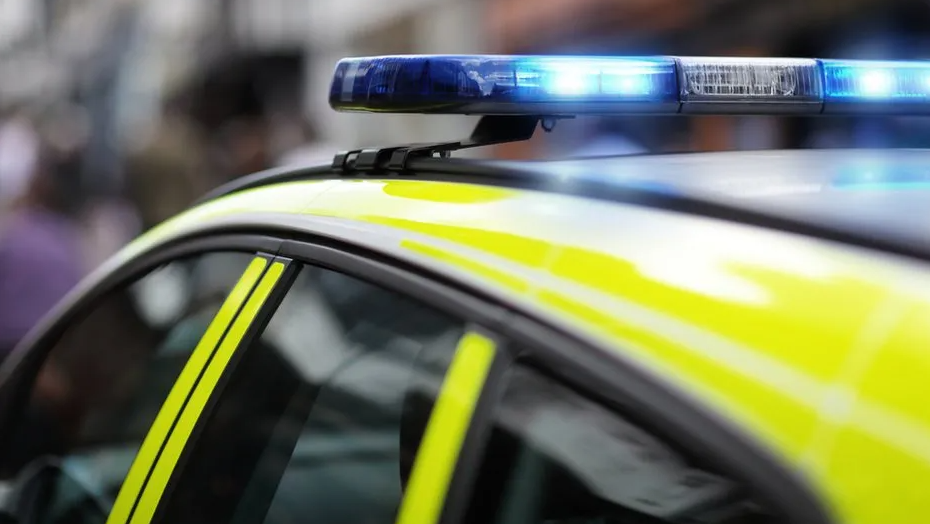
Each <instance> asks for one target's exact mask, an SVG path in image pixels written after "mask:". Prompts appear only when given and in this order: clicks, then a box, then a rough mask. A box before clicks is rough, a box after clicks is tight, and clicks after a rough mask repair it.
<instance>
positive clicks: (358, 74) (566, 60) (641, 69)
mask: <svg viewBox="0 0 930 524" xmlns="http://www.w3.org/2000/svg"><path fill="white" fill-rule="evenodd" d="M330 105H332V107H333V108H334V109H336V110H339V111H368V112H385V113H444V114H482V115H548V116H563V115H564V116H570V115H581V114H601V115H606V114H631V113H651V114H678V113H705V114H706V113H718V114H725V113H729V114H795V115H812V114H856V113H876V112H877V113H889V114H892V113H893V114H912V113H930V62H876V61H857V60H814V59H790V58H711V57H622V58H621V57H568V56H493V55H476V56H452V55H409V56H384V57H368V58H347V59H344V60H341V61H340V62H339V63H338V64H337V66H336V72H335V75H334V78H333V83H332V87H331V90H330Z"/></svg>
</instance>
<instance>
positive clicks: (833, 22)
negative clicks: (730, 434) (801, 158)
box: [0, 0, 930, 307]
mask: <svg viewBox="0 0 930 524" xmlns="http://www.w3.org/2000/svg"><path fill="white" fill-rule="evenodd" d="M928 44H930V1H928V0H700V1H696V0H692V1H685V0H67V1H65V0H0V208H2V211H0V272H2V271H10V269H9V266H4V258H3V253H2V252H3V245H4V244H5V245H7V246H10V245H12V246H16V247H17V251H22V249H23V246H24V244H23V243H24V242H26V243H30V242H31V243H32V244H34V245H36V246H37V247H36V249H46V248H47V249H50V250H52V251H54V252H55V253H56V256H57V257H59V259H60V260H61V261H68V260H70V261H71V262H70V263H71V264H72V266H73V267H70V270H73V271H74V273H75V274H83V273H84V272H86V271H88V270H90V269H92V268H93V267H95V266H96V265H97V264H99V263H100V262H101V261H102V260H103V259H105V258H106V257H108V256H109V255H110V254H112V253H113V252H114V251H115V250H116V249H118V248H119V247H121V246H122V245H123V244H125V243H126V242H128V241H129V240H130V239H132V238H133V237H134V236H136V235H138V234H139V233H140V232H142V231H144V230H146V229H148V228H150V227H152V226H153V225H154V224H157V223H158V222H160V221H161V220H163V219H164V218H166V217H168V216H170V215H172V214H174V213H177V212H178V211H180V210H182V209H183V208H185V207H186V206H188V205H189V204H190V203H191V202H192V201H193V200H195V199H196V198H197V197H198V196H200V195H202V194H203V193H204V192H206V191H207V190H209V189H210V188H212V187H215V186H216V185H218V184H220V183H222V182H224V181H228V180H230V179H233V178H235V177H238V176H242V175H244V174H247V173H251V172H254V171H258V170H261V169H264V168H267V167H271V166H276V165H282V164H292V163H297V164H300V163H325V162H329V161H330V159H331V158H332V155H333V153H334V152H335V151H336V150H337V149H345V148H350V147H356V146H366V145H377V144H393V143H397V142H404V141H411V142H416V141H425V140H435V139H437V138H450V139H452V138H458V137H461V136H464V135H466V134H468V133H469V132H470V130H471V127H472V126H473V125H474V122H475V120H474V119H472V118H468V117H457V116H451V117H450V116H418V115H359V114H340V113H335V112H333V111H332V110H330V109H329V107H328V105H327V93H328V87H329V85H328V84H329V79H330V75H331V73H332V70H333V66H334V64H335V62H336V61H337V60H338V59H339V58H341V57H344V56H351V55H370V54H393V53H550V54H682V55H702V54H713V55H740V56H754V55H755V56H765V55H770V56H800V57H823V58H830V57H846V58H920V57H925V56H926V50H927V49H928ZM925 122H926V120H924V121H923V122H921V121H919V120H918V121H914V120H912V119H907V118H896V119H887V118H875V117H869V118H857V119H829V120H805V119H783V118H781V119H769V118H762V117H760V118H733V117H694V118H679V117H673V118H669V117H666V118H648V119H646V118H637V119H634V120H631V119H616V118H615V119H605V118H584V119H577V120H573V121H565V122H562V123H560V125H559V128H558V130H557V132H555V133H553V134H543V133H539V134H538V136H537V137H536V138H534V139H533V140H531V141H529V142H526V143H520V144H509V145H506V146H501V147H497V148H489V149H487V150H484V151H480V150H479V151H474V152H469V153H468V154H469V155H483V156H497V157H506V158H539V157H562V156H568V155H586V154H609V153H632V152H641V151H647V152H665V151H697V150H729V149H765V148H805V147H851V146H855V147H865V146H869V147H888V146H910V145H920V144H923V145H926V144H927V143H930V142H928V139H930V127H928V126H927V124H926V123H925ZM49 210H53V211H54V212H53V213H50V212H49ZM17 235H18V236H17ZM42 242H45V244H43V245H44V246H45V247H44V248H43V247H42V245H40V244H41V243H42ZM10 256H13V255H10ZM13 258H15V256H13ZM62 263H65V262H62ZM5 267H6V269H4V268H5ZM10 274H12V273H7V276H9V275H10ZM63 285H64V284H63ZM0 300H3V289H2V286H0ZM0 307H4V306H3V305H2V304H0Z"/></svg>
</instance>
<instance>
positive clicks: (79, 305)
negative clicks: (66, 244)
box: [0, 233, 281, 450]
mask: <svg viewBox="0 0 930 524" xmlns="http://www.w3.org/2000/svg"><path fill="white" fill-rule="evenodd" d="M280 245H281V240H280V239H277V238H274V237H272V236H268V235H256V234H217V233H212V234H211V233H205V234H200V235H192V236H185V237H181V238H175V239H172V240H169V241H167V242H165V243H162V244H157V245H155V246H152V247H150V248H149V249H147V250H146V251H144V252H143V253H141V254H140V255H137V256H135V257H133V258H131V259H128V260H126V261H125V262H123V263H121V264H118V265H116V266H115V267H103V268H101V270H99V272H98V273H96V274H92V275H91V276H90V277H88V278H85V279H84V280H83V281H82V282H81V283H80V284H78V286H77V288H75V289H74V290H72V291H71V292H70V293H69V294H68V295H67V296H66V297H65V298H64V299H63V300H62V301H61V302H60V303H59V304H58V305H57V306H55V308H54V309H53V310H52V311H51V312H49V314H48V315H46V317H45V318H44V319H43V320H42V321H41V322H40V323H39V324H38V325H37V326H35V328H33V329H32V331H31V332H30V333H29V335H27V337H26V338H25V339H24V340H23V341H22V342H21V343H20V344H19V345H18V346H17V347H16V349H15V350H14V351H13V352H12V353H10V355H9V356H8V357H7V359H6V360H5V361H4V363H3V365H2V367H0V450H2V449H5V447H6V445H7V442H8V439H9V438H10V435H11V428H13V427H14V426H15V421H16V418H17V415H18V414H19V413H20V412H21V409H22V407H23V406H24V405H25V397H26V396H27V395H28V393H29V391H30V390H31V387H32V385H33V380H34V379H35V377H36V375H37V373H38V371H39V369H40V368H41V366H42V364H43V363H44V362H45V359H46V357H47V356H48V353H49V351H51V349H52V348H53V347H54V345H55V343H56V342H58V340H59V339H60V338H61V336H62V335H63V334H64V331H65V330H66V329H67V328H68V326H70V325H71V324H72V322H73V321H74V319H75V318H76V317H78V316H79V315H80V314H82V312H83V311H85V310H86V309H87V308H90V307H93V306H94V305H96V304H97V303H98V301H99V300H101V299H102V298H103V297H104V296H105V295H107V294H108V293H109V292H111V291H112V290H114V289H116V288H118V287H120V286H123V285H125V284H126V282H127V281H130V280H132V279H135V278H138V277H139V276H142V275H144V274H146V273H148V272H150V271H151V270H153V269H154V268H156V267H158V266H160V265H162V264H165V263H167V262H170V261H172V260H175V259H178V258H184V257H188V256H194V255H198V254H204V253H211V252H224V251H225V252H241V253H247V254H250V255H253V256H256V255H257V254H258V253H261V252H265V253H270V254H274V253H276V252H277V250H278V248H279V247H280Z"/></svg>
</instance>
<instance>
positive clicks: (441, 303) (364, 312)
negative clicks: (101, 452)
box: [132, 243, 504, 524]
mask: <svg viewBox="0 0 930 524" xmlns="http://www.w3.org/2000/svg"><path fill="white" fill-rule="evenodd" d="M287 244H289V248H291V249H282V250H281V251H280V253H287V254H288V256H289V257H291V258H289V259H286V260H284V261H283V262H282V263H284V264H286V267H284V268H283V270H282V276H281V278H280V279H279V280H278V288H277V289H276V290H273V291H272V292H271V294H270V298H269V299H268V300H267V301H266V302H265V306H266V308H265V310H263V311H262V312H261V313H259V314H258V315H257V316H256V317H255V320H254V321H253V322H251V323H249V325H246V323H242V324H241V325H237V324H239V322H238V321H237V322H236V323H235V324H234V325H233V326H232V327H231V330H234V331H239V332H242V333H244V336H243V337H242V339H241V342H240V344H239V345H238V346H235V345H232V344H230V345H229V346H228V347H227V348H225V349H224V348H223V345H221V347H220V349H219V350H218V352H217V354H221V353H225V355H224V356H223V357H222V360H223V362H224V365H223V369H222V370H220V369H219V368H217V369H216V373H215V374H214V375H213V378H211V379H210V384H209V387H205V388H204V391H203V394H204V396H205V399H204V401H203V404H202V405H203V406H205V409H202V410H200V408H196V409H198V410H199V411H198V414H199V419H198V420H197V422H196V424H195V426H194V427H193V428H191V431H190V437H189V438H188V439H186V440H185V441H184V443H183V449H180V452H179V454H178V456H177V459H176V460H173V461H171V462H170V463H169V464H166V465H165V467H164V468H161V472H160V473H157V475H159V476H162V477H163V478H165V479H167V482H166V483H165V484H164V485H162V486H159V487H158V488H157V489H156V490H155V491H154V492H153V493H151V494H150V493H148V489H147V490H146V493H144V494H143V495H142V498H141V499H140V507H141V506H143V505H145V507H147V508H150V510H151V512H150V513H148V514H147V515H145V518H139V519H136V516H134V517H133V520H132V522H133V523H134V524H152V523H155V522H171V523H186V522H191V523H194V522H196V523H198V524H205V523H238V524H249V523H262V522H267V523H285V522H312V521H319V522H327V523H333V524H337V523H347V524H348V523H352V524H356V523H360V522H364V523H372V524H377V523H385V524H389V523H393V522H395V521H396V520H398V519H400V520H403V521H404V522H410V523H412V522H433V521H436V520H437V519H439V518H440V516H441V513H442V510H443V506H444V497H445V494H446V493H447V491H448V488H449V486H450V483H451V482H452V478H453V473H454V471H455V467H456V462H457V457H458V455H459V451H460V450H461V449H462V447H463V445H464V444H465V442H464V441H465V435H466V434H467V431H468V428H469V425H470V422H471V417H472V413H473V411H474V408H475V406H476V403H477V401H478V397H479V395H480V393H481V391H482V387H483V384H484V379H485V377H486V376H487V375H488V373H489V372H490V370H491V369H493V367H494V365H495V363H496V362H499V361H500V355H501V354H502V353H501V352H502V351H504V348H503V347H502V346H500V345H499V344H498V343H497V342H496V336H495V335H494V334H493V331H492V330H490V329H488V328H487V327H486V325H487V324H490V323H493V322H492V319H495V318H500V317H501V316H502V315H504V311H503V310H502V309H499V308H496V307H494V306H491V305H488V304H484V303H481V302H480V301H477V300H475V299H474V298H470V297H468V296H467V295H465V294H461V293H456V292H454V291H452V290H449V289H446V288H443V287H436V286H434V285H433V284H432V283H430V282H429V281H427V280H426V279H423V278H421V277H418V276H417V275H415V274H412V273H410V272H404V271H399V270H397V269H396V268H391V267H388V266H386V265H383V264H381V263H379V262H377V261H374V260H371V259H365V258H363V257H359V256H355V255H350V254H347V253H338V252H336V251H333V250H330V249H327V248H318V247H315V246H310V245H303V244H300V245H298V243H287ZM204 380H206V379H204ZM201 384H204V382H203V381H202V382H201ZM198 386H199V385H198ZM197 395H198V392H197V391H195V392H194V394H193V396H194V397H196V396H197ZM207 397H208V398H207ZM183 417H184V415H182V418H183ZM191 419H192V420H193V417H191ZM427 426H428V429H426V428H427ZM169 446H170V444H169ZM160 465H161V463H159V464H158V465H156V466H155V471H158V470H159V466H160ZM137 511H138V510H137ZM136 515H141V514H139V513H136Z"/></svg>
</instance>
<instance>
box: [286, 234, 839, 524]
mask: <svg viewBox="0 0 930 524" xmlns="http://www.w3.org/2000/svg"><path fill="white" fill-rule="evenodd" d="M315 225H317V226H318V227H321V228H325V224H315ZM334 229H335V228H334ZM337 231H339V230H338V229H336V230H335V231H333V232H332V236H330V237H329V238H327V239H325V240H323V242H325V244H321V243H314V242H320V239H319V237H315V238H314V236H310V235H306V233H305V234H304V236H303V238H307V240H306V241H302V240H298V239H297V238H300V237H301V236H300V235H299V234H298V235H297V236H294V237H291V238H290V239H288V240H284V241H283V243H282V245H281V249H280V251H279V255H281V256H288V257H291V258H294V259H295V260H297V261H300V262H303V263H306V264H311V265H316V266H321V267H326V268H329V269H333V270H336V271H339V272H342V273H345V274H347V275H351V276H354V277H356V278H360V279H363V280H367V281H369V282H374V283H376V284H378V285H381V286H384V287H386V288H389V289H394V290H396V291H399V292H401V293H403V294H405V295H407V296H410V297H411V298H415V299H417V300H420V301H422V302H423V303H425V304H428V305H430V306H433V307H436V308H437V309H440V310H443V311H445V312H447V313H449V314H453V315H458V316H459V318H461V319H462V320H464V321H466V322H470V323H473V324H477V325H479V326H482V327H484V328H485V329H487V330H490V331H492V332H493V333H495V334H497V340H498V341H499V342H500V343H499V346H498V347H499V351H498V353H499V354H501V355H500V356H499V357H498V358H496V359H495V362H494V364H492V368H491V370H490V371H489V373H488V377H487V379H486V382H485V389H484V391H482V395H481V397H480V398H479V399H478V404H477V406H476V410H475V413H474V415H473V417H474V418H473V422H472V424H471V426H470V427H469V430H468V432H467V433H466V436H465V441H464V444H463V447H462V452H461V454H460V456H459V463H458V465H457V466H456V471H455V474H454V475H453V478H452V482H451V484H450V487H449V492H448V493H447V504H446V506H447V507H449V506H450V504H452V508H453V510H452V511H447V510H446V508H444V510H443V512H442V515H441V517H440V519H439V523H441V524H458V521H459V520H460V518H461V516H462V511H460V510H461V509H462V508H463V506H462V504H464V503H467V494H468V493H467V492H468V491H469V488H468V485H467V480H468V479H469V475H473V474H474V472H469V470H472V469H475V468H476V466H477V463H476V460H477V459H480V453H481V450H482V448H483V441H484V439H485V438H486V437H487V435H488V429H489V428H487V427H485V426H486V424H487V423H488V421H489V420H491V417H492V416H493V413H492V410H493V408H494V405H495V403H494V401H495V400H496V398H498V396H499V395H500V394H501V393H502V391H503V388H504V387H505V385H506V383H505V381H504V378H505V376H506V372H507V370H508V369H509V367H510V366H509V364H510V363H512V361H513V359H514V358H515V357H517V356H518V355H517V353H516V352H515V350H514V349H513V348H514V347H519V348H521V350H522V351H523V352H525V355H523V354H521V355H519V356H530V357H533V358H534V359H535V360H536V361H537V362H538V363H539V364H540V366H541V367H542V368H543V369H545V370H547V371H548V372H549V373H550V374H552V375H553V376H555V377H556V378H558V379H559V380H560V381H562V382H564V383H565V385H566V386H568V387H573V388H578V386H577V385H579V384H581V385H585V387H583V388H579V389H580V390H581V391H595V392H597V397H596V398H602V399H604V400H606V401H607V403H608V407H610V408H611V409H613V410H615V411H617V410H619V411H621V412H626V413H629V416H630V417H631V418H634V419H635V420H637V421H639V422H642V423H644V424H645V425H646V426H647V427H648V428H650V429H653V430H654V431H656V433H657V434H658V435H661V436H665V437H666V438H668V436H671V440H672V441H673V442H681V438H680V437H675V436H676V435H687V436H688V439H689V442H688V445H687V449H688V450H689V451H691V452H692V453H695V454H700V455H702V456H706V457H708V462H709V465H710V466H712V467H714V468H716V469H718V470H719V471H721V472H722V473H724V474H727V475H730V476H732V477H733V478H735V479H738V480H740V481H741V482H744V483H745V484H746V485H747V486H748V487H749V488H750V489H751V490H752V491H753V492H755V493H757V494H758V496H759V497H760V500H762V501H763V502H765V503H767V504H769V506H770V507H771V508H772V509H773V510H774V511H776V512H777V513H778V514H780V515H783V516H784V518H785V519H786V520H787V522H791V523H796V524H832V523H834V522H835V521H836V520H835V515H833V514H832V513H831V512H830V511H829V510H828V508H827V507H826V504H825V501H824V500H822V499H821V497H819V496H818V494H817V493H818V492H817V491H816V490H815V489H814V487H813V486H812V485H811V484H810V482H808V481H807V480H806V479H804V478H803V477H801V475H800V474H799V473H797V472H795V471H793V470H792V469H790V468H789V466H788V465H787V464H785V463H783V461H782V460H781V459H779V458H778V457H777V456H776V455H775V453H774V451H772V450H770V449H768V448H766V447H765V446H764V445H763V444H762V443H761V442H759V441H758V440H756V439H754V438H752V437H751V436H750V435H748V434H746V433H745V431H744V430H742V429H741V428H739V427H737V426H736V424H735V423H734V422H732V421H730V420H727V419H726V418H725V417H724V416H723V415H722V414H719V413H716V412H714V411H712V410H711V409H710V408H709V407H707V406H704V405H702V404H701V403H699V401H697V400H696V399H695V398H693V397H692V396H691V395H690V394H689V393H688V392H687V391H683V390H681V389H680V388H677V387H674V386H673V385H672V384H671V383H670V382H669V381H668V380H665V379H662V378H661V377H658V376H656V375H654V374H653V373H651V372H648V371H647V370H645V369H644V368H643V367H642V366H640V365H638V364H636V363H635V362H633V361H632V360H631V359H629V358H626V357H624V356H623V355H622V354H620V353H619V352H617V351H616V349H614V348H610V347H607V346H605V345H604V344H603V343H602V342H600V341H599V340H597V339H595V338H594V337H591V336H588V335H586V334H585V333H581V332H578V331H577V330H571V329H570V328H567V327H566V326H565V325H564V324H560V323H557V322H554V321H553V320H552V319H548V318H544V317H542V316H540V315H539V314H536V313H534V312H531V311H527V310H526V309H525V308H523V307H522V306H521V305H518V304H515V303H513V302H509V301H508V300H507V299H506V297H502V296H501V295H500V294H492V293H489V292H488V290H486V289H482V288H480V287H472V286H469V284H468V283H466V282H463V281H462V280H461V279H458V280H457V279H455V278H454V277H449V276H446V275H442V274H441V273H438V272H437V271H436V270H435V269H433V268H429V267H424V266H421V265H417V264H413V263H409V262H403V261H401V260H398V259H396V258H393V257H388V256H385V255H384V254H383V253H378V252H375V251H372V250H366V249H364V248H361V247H360V246H358V244H357V243H356V244H354V245H353V244H352V239H349V238H342V237H341V235H340V234H339V233H337ZM334 239H336V240H337V241H342V242H345V244H348V245H349V246H352V247H351V248H350V249H351V251H349V250H344V249H339V248H336V247H332V246H333V245H334V244H333V240H334ZM340 243H341V242H340ZM345 244H343V245H345ZM336 245H339V244H336ZM460 470H461V471H460ZM462 498H464V499H465V500H464V501H463V500H461V499H462Z"/></svg>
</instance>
